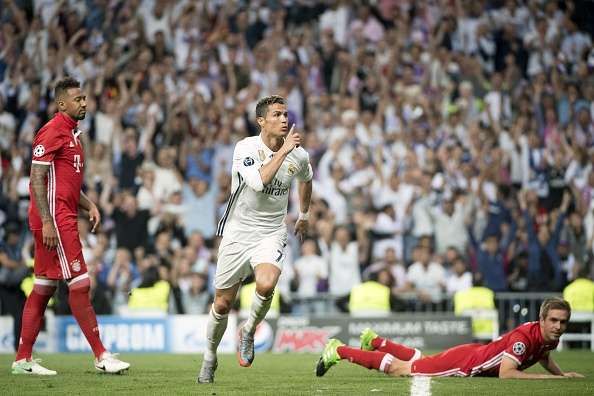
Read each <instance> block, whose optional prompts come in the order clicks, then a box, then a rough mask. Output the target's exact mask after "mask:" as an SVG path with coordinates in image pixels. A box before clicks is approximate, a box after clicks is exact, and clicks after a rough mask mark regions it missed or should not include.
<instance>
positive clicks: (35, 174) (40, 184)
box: [31, 164, 52, 222]
mask: <svg viewBox="0 0 594 396" xmlns="http://www.w3.org/2000/svg"><path fill="white" fill-rule="evenodd" d="M48 172H49V166H47V165H41V164H32V165H31V191H32V192H33V199H34V200H35V205H36V206H37V210H38V211H39V217H41V221H43V222H46V221H51V220H52V215H51V213H50V209H49V203H48V201H47V182H46V176H47V174H48Z"/></svg>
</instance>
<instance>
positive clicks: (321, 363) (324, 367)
mask: <svg viewBox="0 0 594 396" xmlns="http://www.w3.org/2000/svg"><path fill="white" fill-rule="evenodd" d="M343 345H344V343H343V342H341V341H340V340H337V339H335V338H331V339H330V340H328V343H327V344H326V346H325V347H324V350H323V351H322V356H320V359H319V360H318V364H317V365H316V375H317V376H318V377H321V376H323V375H324V374H326V372H327V371H328V370H330V367H332V366H334V365H335V364H336V363H338V362H339V361H340V355H339V354H338V351H337V349H338V347H340V346H343Z"/></svg>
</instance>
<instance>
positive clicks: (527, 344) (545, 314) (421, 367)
mask: <svg viewBox="0 0 594 396" xmlns="http://www.w3.org/2000/svg"><path fill="white" fill-rule="evenodd" d="M570 316H571V308H570V306H569V303H568V302H567V301H565V300H563V299H560V298H549V299H547V300H545V301H544V302H543V303H542V305H541V306H540V315H539V317H540V320H539V321H538V322H528V323H524V324H523V325H521V326H518V327H516V328H515V329H514V330H512V331H510V332H509V333H507V334H504V335H503V336H501V337H499V338H497V339H496V340H494V341H492V342H490V343H488V344H486V345H482V344H464V345H459V346H456V347H453V348H450V349H447V350H445V351H444V352H441V353H438V354H436V355H432V356H423V355H422V354H421V352H420V351H419V350H417V349H413V348H409V347H407V346H405V345H400V344H396V343H394V342H391V341H390V340H387V339H385V338H381V337H379V336H378V335H377V334H375V333H374V332H373V331H372V330H370V329H365V330H364V331H363V332H362V333H361V350H360V349H356V348H351V347H348V346H344V344H342V343H341V342H340V341H338V340H330V341H329V342H328V344H327V345H326V347H325V349H324V352H323V355H322V357H321V358H320V360H319V361H318V365H317V367H316V375H317V376H318V377H321V376H323V375H324V374H325V373H326V372H327V371H328V369H330V367H332V366H333V365H335V364H336V363H338V362H339V361H340V360H341V359H348V360H349V361H351V362H352V363H356V364H358V365H361V366H364V367H367V368H369V369H372V368H374V369H377V370H379V371H382V372H384V373H386V374H388V375H392V376H395V377H403V376H429V377H476V376H482V377H499V378H517V379H549V378H583V375H581V374H578V373H572V372H563V371H562V370H561V369H560V368H559V366H558V365H557V363H555V361H554V360H553V357H552V356H551V355H550V352H551V351H552V350H554V349H555V348H557V345H558V344H559V338H560V337H561V335H563V333H564V332H565V330H566V328H567V323H568V321H569V317H570ZM537 362H539V363H540V364H541V365H542V366H543V367H544V368H545V369H546V370H547V371H548V372H549V373H550V374H537V373H524V372H523V370H525V369H527V368H528V367H531V366H533V365H534V364H536V363H537Z"/></svg>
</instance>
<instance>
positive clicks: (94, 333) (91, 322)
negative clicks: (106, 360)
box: [68, 277, 105, 358]
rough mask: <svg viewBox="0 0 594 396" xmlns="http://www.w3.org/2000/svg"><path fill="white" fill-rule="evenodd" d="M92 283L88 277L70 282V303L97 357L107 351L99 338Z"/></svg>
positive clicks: (73, 313)
mask: <svg viewBox="0 0 594 396" xmlns="http://www.w3.org/2000/svg"><path fill="white" fill-rule="evenodd" d="M90 285H91V282H90V281H89V278H88V277H87V278H83V279H81V280H79V281H76V282H74V283H69V285H68V287H69V290H70V291H69V296H68V304H69V305H70V310H71V311H72V316H74V317H75V318H76V321H77V322H78V325H79V326H80V329H81V330H82V332H83V334H84V335H85V338H86V339H87V341H88V342H89V344H90V345H91V349H92V350H93V353H94V354H95V357H97V358H99V357H100V356H101V354H102V353H103V352H105V347H104V346H103V343H102V342H101V339H100V338H99V327H98V326H97V316H96V315H95V310H93V306H92V305H91V299H90V298H89V289H90Z"/></svg>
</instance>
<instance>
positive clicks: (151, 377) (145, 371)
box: [0, 351, 594, 396]
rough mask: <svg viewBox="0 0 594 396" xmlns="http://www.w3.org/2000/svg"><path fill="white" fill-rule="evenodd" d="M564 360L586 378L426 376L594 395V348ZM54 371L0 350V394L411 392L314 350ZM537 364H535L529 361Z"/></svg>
mask: <svg viewBox="0 0 594 396" xmlns="http://www.w3.org/2000/svg"><path fill="white" fill-rule="evenodd" d="M554 356H555V359H556V360H557V361H558V362H559V364H560V365H561V367H562V368H563V369H565V370H567V371H577V372H580V373H582V374H584V375H586V378H585V379H579V380H578V379H575V380H574V379H559V380H550V381H543V380H524V381H519V380H505V381H502V380H498V379H494V378H439V379H432V380H431V393H432V394H433V395H506V396H510V395H538V396H541V395H556V396H558V395H572V396H573V395H594V353H592V352H588V351H567V352H561V353H555V354H554ZM39 357H41V358H43V364H45V365H46V367H48V368H51V369H54V370H57V371H58V375H57V376H56V377H37V376H22V375H11V374H10V364H11V362H12V359H13V355H0V367H2V369H1V370H0V395H50V394H56V395H58V394H60V395H72V394H77V395H96V394H114V393H117V394H139V395H140V394H142V395H145V396H146V395H155V394H161V395H163V394H168V395H178V394H200V395H255V394H261V395H408V394H409V393H410V385H411V379H409V378H402V379H400V378H391V377H387V376H385V375H383V374H380V373H378V372H375V371H370V370H367V369H364V368H361V367H358V366H355V365H353V364H349V363H348V362H344V361H343V362H340V363H339V364H338V365H337V366H335V367H333V368H332V369H331V370H330V371H329V372H328V373H327V374H326V376H324V377H322V378H317V377H316V376H315V374H314V366H315V363H316V361H317V355H312V354H282V355H277V354H268V353H266V354H260V355H257V356H256V360H255V362H254V365H253V366H252V367H251V368H242V367H239V365H238V364H237V361H236V359H235V356H233V355H222V356H221V357H220V358H219V369H218V371H217V376H216V379H215V380H216V382H215V384H213V385H211V384H208V385H202V384H201V385H198V384H196V375H197V372H198V369H199V366H200V361H201V357H200V356H196V355H170V354H158V355H155V354H135V355H133V354H125V355H122V358H123V359H124V360H127V361H129V362H130V363H132V368H131V369H130V371H129V373H128V374H124V375H115V376H112V375H105V374H99V373H97V372H96V371H95V368H94V367H93V365H92V358H91V355H90V354H89V355H86V354H50V355H40V356H39ZM530 370H531V371H534V372H541V371H542V369H541V368H540V367H538V368H536V367H534V368H532V369H530Z"/></svg>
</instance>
